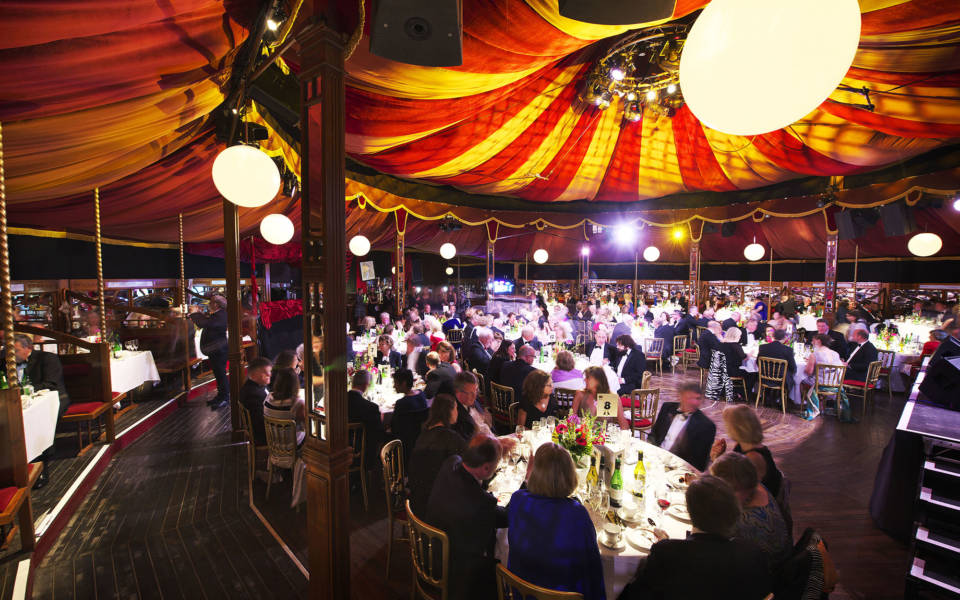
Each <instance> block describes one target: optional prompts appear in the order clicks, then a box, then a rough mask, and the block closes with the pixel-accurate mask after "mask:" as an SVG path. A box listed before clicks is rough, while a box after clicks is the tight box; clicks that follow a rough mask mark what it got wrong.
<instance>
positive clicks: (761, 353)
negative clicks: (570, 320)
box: [757, 329, 797, 390]
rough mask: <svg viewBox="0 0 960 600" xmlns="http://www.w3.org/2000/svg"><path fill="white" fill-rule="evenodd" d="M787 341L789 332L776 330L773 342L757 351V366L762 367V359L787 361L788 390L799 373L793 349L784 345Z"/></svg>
mask: <svg viewBox="0 0 960 600" xmlns="http://www.w3.org/2000/svg"><path fill="white" fill-rule="evenodd" d="M785 339H787V332H786V331H784V330H783V329H776V330H774V332H773V341H772V342H770V343H769V344H760V349H759V350H758V351H757V365H758V367H759V365H760V359H761V358H778V359H780V360H785V361H787V384H786V385H787V389H788V390H789V389H790V388H791V387H792V386H793V377H794V375H795V374H796V373H797V361H796V360H795V359H794V356H793V349H792V348H788V347H787V346H785V345H784V344H783V340H785Z"/></svg>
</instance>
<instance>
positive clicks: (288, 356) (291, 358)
mask: <svg viewBox="0 0 960 600" xmlns="http://www.w3.org/2000/svg"><path fill="white" fill-rule="evenodd" d="M283 369H293V371H294V372H295V373H296V374H297V379H298V380H299V378H300V365H299V361H298V360H297V354H296V353H295V352H294V351H293V350H281V351H280V353H279V354H277V358H276V359H274V361H273V371H272V372H271V374H270V384H269V385H268V386H267V389H268V390H272V389H273V384H274V382H275V381H276V380H277V374H278V373H279V372H280V371H282V370H283ZM300 384H301V385H303V382H302V381H300Z"/></svg>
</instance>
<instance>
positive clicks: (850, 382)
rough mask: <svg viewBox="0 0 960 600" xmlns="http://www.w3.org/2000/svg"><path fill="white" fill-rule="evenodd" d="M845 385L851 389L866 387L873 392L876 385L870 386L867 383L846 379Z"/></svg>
mask: <svg viewBox="0 0 960 600" xmlns="http://www.w3.org/2000/svg"><path fill="white" fill-rule="evenodd" d="M843 385H849V386H850V387H860V388H862V387H865V388H867V389H869V390H872V389H873V388H874V384H870V385H869V386H868V385H867V382H866V381H858V380H856V379H844V380H843Z"/></svg>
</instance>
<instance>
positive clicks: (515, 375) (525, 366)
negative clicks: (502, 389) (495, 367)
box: [500, 344, 537, 402]
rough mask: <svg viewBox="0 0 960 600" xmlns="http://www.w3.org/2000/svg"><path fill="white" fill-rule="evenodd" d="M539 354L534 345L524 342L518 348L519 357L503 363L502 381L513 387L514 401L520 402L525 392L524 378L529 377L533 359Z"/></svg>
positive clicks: (532, 369)
mask: <svg viewBox="0 0 960 600" xmlns="http://www.w3.org/2000/svg"><path fill="white" fill-rule="evenodd" d="M536 356H537V351H536V350H534V349H533V346H527V345H526V344H524V345H523V346H520V349H519V350H517V359H516V360H514V361H512V362H508V363H507V364H505V365H503V369H501V371H500V381H502V382H503V384H502V385H505V386H507V387H509V388H513V401H514V402H520V396H521V395H522V393H523V380H524V379H526V378H527V375H529V374H530V373H531V372H532V371H535V370H536V369H534V368H533V361H534V359H535V358H536Z"/></svg>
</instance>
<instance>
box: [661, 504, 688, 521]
mask: <svg viewBox="0 0 960 600" xmlns="http://www.w3.org/2000/svg"><path fill="white" fill-rule="evenodd" d="M665 512H666V513H667V514H668V515H670V516H671V517H673V518H674V519H676V520H678V521H683V522H685V523H689V522H690V513H689V512H688V511H687V506H686V505H685V504H671V505H670V506H669V507H668V508H667V510H666V511H665Z"/></svg>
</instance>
